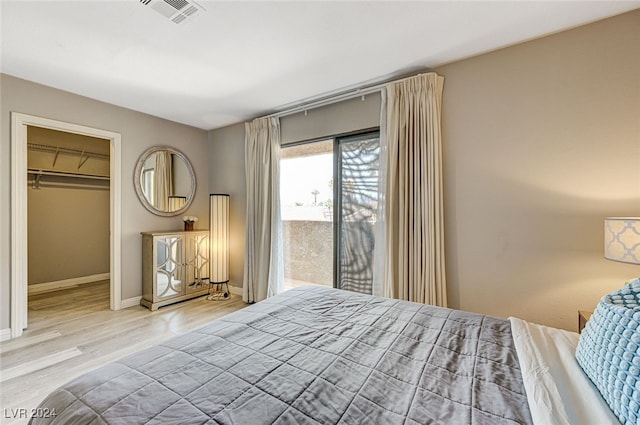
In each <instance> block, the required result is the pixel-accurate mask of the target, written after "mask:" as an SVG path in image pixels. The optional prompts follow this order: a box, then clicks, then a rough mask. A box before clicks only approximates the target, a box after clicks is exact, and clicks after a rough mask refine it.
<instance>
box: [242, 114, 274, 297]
mask: <svg viewBox="0 0 640 425" xmlns="http://www.w3.org/2000/svg"><path fill="white" fill-rule="evenodd" d="M245 173H246V177H247V246H246V253H245V261H244V282H243V291H242V294H243V295H242V299H243V300H244V301H245V302H249V303H253V302H257V301H262V300H263V299H265V298H267V297H270V296H272V295H276V294H278V293H280V292H282V291H283V290H284V263H283V253H282V230H281V227H282V224H281V220H280V121H279V119H278V118H273V117H272V118H258V119H255V120H253V122H251V123H246V124H245Z"/></svg>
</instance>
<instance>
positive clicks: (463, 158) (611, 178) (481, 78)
mask: <svg viewBox="0 0 640 425" xmlns="http://www.w3.org/2000/svg"><path fill="white" fill-rule="evenodd" d="M639 28H640V11H638V10H637V11H634V12H631V13H627V14H625V15H621V16H618V17H614V18H611V19H607V20H604V21H600V22H597V23H594V24H591V25H587V26H584V27H580V28H576V29H573V30H570V31H566V32H563V33H559V34H556V35H553V36H550V37H546V38H543V39H539V40H535V41H531V42H528V43H525V44H521V45H518V46H514V47H511V48H507V49H503V50H500V51H496V52H493V53H489V54H485V55H482V56H478V57H475V58H471V59H468V60H464V61H460V62H457V63H453V64H450V65H448V66H443V67H441V68H439V69H437V71H438V72H439V73H440V74H442V75H444V76H445V91H444V104H443V108H444V110H443V127H444V128H443V132H444V145H445V149H444V155H445V158H444V170H445V171H444V172H445V176H444V182H445V210H446V211H445V217H446V223H445V226H446V247H447V273H448V282H449V296H450V300H451V303H452V305H453V306H455V307H459V308H461V309H464V310H471V311H477V312H482V313H488V314H494V315H498V316H508V315H517V316H520V317H523V318H525V319H528V320H531V321H534V322H539V323H543V324H547V325H551V326H557V327H562V328H567V329H573V330H575V328H576V325H577V323H576V322H577V318H576V315H577V313H576V311H577V309H578V308H581V309H588V310H592V309H593V308H594V306H595V304H596V303H597V301H598V300H599V298H600V297H601V296H602V295H603V294H604V293H606V292H608V291H611V290H613V289H615V288H618V287H620V286H622V284H623V282H624V281H625V279H629V278H632V277H634V276H638V275H640V267H638V266H631V265H625V264H621V263H614V262H609V261H606V260H604V259H603V258H602V256H603V254H602V251H603V236H602V235H603V220H602V219H603V217H605V216H609V215H611V216H628V215H634V216H639V215H640V31H639Z"/></svg>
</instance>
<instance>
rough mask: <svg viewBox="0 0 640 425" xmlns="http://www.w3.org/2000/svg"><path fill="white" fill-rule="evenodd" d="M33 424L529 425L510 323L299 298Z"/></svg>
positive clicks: (157, 360) (181, 340) (107, 375)
mask: <svg viewBox="0 0 640 425" xmlns="http://www.w3.org/2000/svg"><path fill="white" fill-rule="evenodd" d="M41 407H44V408H48V409H55V411H56V415H57V416H56V417H55V418H52V419H46V420H44V419H33V420H32V422H31V423H32V424H41V423H55V424H106V423H108V424H123V425H124V424H126V425H131V424H180V425H185V424H240V425H249V424H384V425H392V424H455V425H458V424H460V425H462V424H475V425H480V424H491V425H496V424H529V423H531V416H530V413H529V407H528V405H527V400H526V395H525V392H524V388H523V384H522V377H521V373H520V368H519V365H518V358H517V355H516V351H515V348H514V346H513V339H512V336H511V328H510V325H509V322H508V321H506V320H502V319H496V318H492V317H488V316H483V315H479V314H471V313H465V312H461V311H456V310H450V309H444V308H437V307H430V306H425V305H422V304H416V303H409V302H404V301H398V300H390V299H383V298H376V297H371V296H367V295H361V294H356V293H353V292H346V291H340V290H335V289H327V288H321V287H308V288H298V289H294V290H290V291H287V292H285V293H284V294H282V295H279V296H277V297H274V298H270V299H268V300H266V301H263V302H260V303H257V304H254V305H252V306H250V307H247V308H245V309H243V310H241V311H238V312H236V313H233V314H231V315H228V316H225V317H223V318H221V319H218V320H215V321H213V322H211V323H209V324H208V325H206V326H204V327H202V328H200V329H198V330H196V331H193V332H191V333H188V334H185V335H182V336H179V337H175V338H173V339H170V340H168V341H166V342H164V343H162V344H160V345H158V346H156V347H153V348H150V349H146V350H144V351H141V352H139V353H136V354H134V355H132V356H129V357H126V358H124V359H122V360H119V361H117V362H114V363H112V364H109V365H107V366H105V367H102V368H100V369H98V370H95V371H93V372H91V373H88V374H86V375H84V376H81V377H80V378H78V379H76V380H74V381H71V382H69V383H67V384H66V385H64V386H62V387H61V388H59V389H57V390H56V391H54V392H53V393H51V394H50V395H49V396H48V397H47V398H46V399H45V400H44V401H43V402H42V404H41Z"/></svg>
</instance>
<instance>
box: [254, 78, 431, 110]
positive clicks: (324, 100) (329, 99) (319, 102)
mask: <svg viewBox="0 0 640 425" xmlns="http://www.w3.org/2000/svg"><path fill="white" fill-rule="evenodd" d="M428 73H429V72H426V73H425V72H423V73H420V74H413V75H410V76H408V77H404V78H401V79H399V80H392V81H387V82H384V83H380V84H375V85H372V86H365V87H361V88H357V89H353V90H348V91H346V92H343V93H339V94H336V95H331V96H324V97H320V98H319V99H316V100H310V101H308V102H302V103H300V104H299V105H297V106H294V107H291V108H288V109H285V110H283V111H280V112H274V113H273V114H269V115H265V116H263V117H261V118H271V117H277V118H280V117H286V116H288V115H293V114H297V113H299V112H303V111H307V110H309V109H316V108H320V107H322V106H327V105H332V104H334V103H338V102H343V101H345V100H349V99H354V98H356V97H360V96H366V95H368V94H372V93H376V92H379V91H382V89H383V88H385V87H386V86H387V85H388V84H391V83H399V82H402V81H406V80H408V79H410V78H413V77H417V76H418V75H423V74H428Z"/></svg>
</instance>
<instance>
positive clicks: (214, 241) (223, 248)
mask: <svg viewBox="0 0 640 425" xmlns="http://www.w3.org/2000/svg"><path fill="white" fill-rule="evenodd" d="M209 232H211V233H210V236H209V249H210V250H211V257H210V263H211V274H210V276H209V281H210V282H211V283H225V282H228V281H229V195H223V194H211V195H209Z"/></svg>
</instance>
